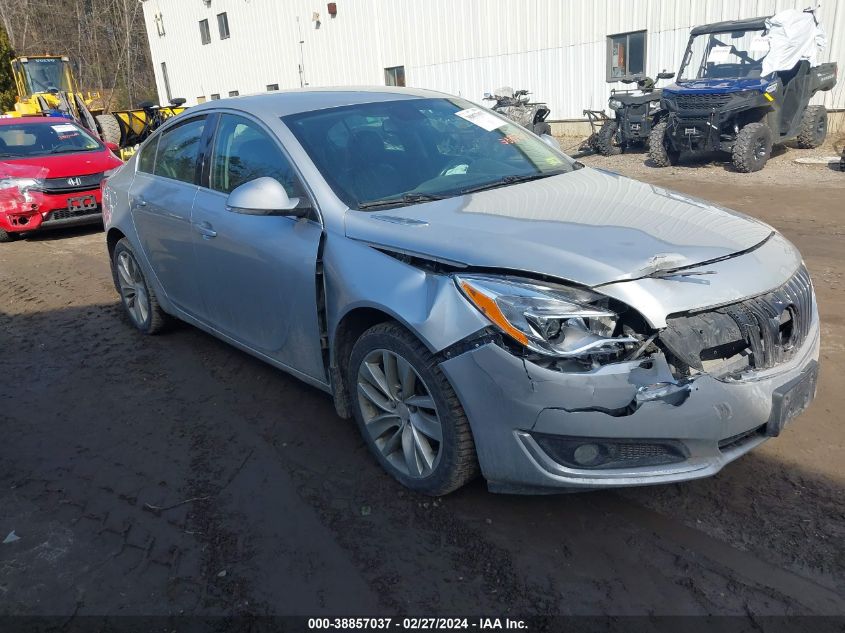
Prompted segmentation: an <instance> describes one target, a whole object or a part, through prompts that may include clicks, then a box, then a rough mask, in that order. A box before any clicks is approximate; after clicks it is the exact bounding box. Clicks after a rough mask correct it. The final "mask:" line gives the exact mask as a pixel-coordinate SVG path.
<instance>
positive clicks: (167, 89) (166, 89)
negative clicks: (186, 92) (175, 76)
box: [161, 62, 173, 103]
mask: <svg viewBox="0 0 845 633" xmlns="http://www.w3.org/2000/svg"><path fill="white" fill-rule="evenodd" d="M161 76H162V77H163V78H164V92H165V94H166V95H167V102H168V103H170V100H171V99H172V98H173V96H172V95H171V94H170V77H168V76H167V64H166V63H164V62H161Z"/></svg>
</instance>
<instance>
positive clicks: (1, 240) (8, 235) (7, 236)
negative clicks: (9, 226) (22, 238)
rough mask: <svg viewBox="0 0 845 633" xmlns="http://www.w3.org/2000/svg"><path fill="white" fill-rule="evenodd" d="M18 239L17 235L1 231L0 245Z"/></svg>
mask: <svg viewBox="0 0 845 633" xmlns="http://www.w3.org/2000/svg"><path fill="white" fill-rule="evenodd" d="M16 239H18V234H17V233H9V232H8V231H4V230H3V229H0V244H5V243H6V242H14V241H15V240H16Z"/></svg>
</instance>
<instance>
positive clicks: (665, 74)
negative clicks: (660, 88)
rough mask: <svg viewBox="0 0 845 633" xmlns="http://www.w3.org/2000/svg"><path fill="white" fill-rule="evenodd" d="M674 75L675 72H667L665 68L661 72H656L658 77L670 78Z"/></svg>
mask: <svg viewBox="0 0 845 633" xmlns="http://www.w3.org/2000/svg"><path fill="white" fill-rule="evenodd" d="M674 76H675V73H667V72H666V71H665V70H664V71H663V72H662V73H657V78H658V79H672V77H674Z"/></svg>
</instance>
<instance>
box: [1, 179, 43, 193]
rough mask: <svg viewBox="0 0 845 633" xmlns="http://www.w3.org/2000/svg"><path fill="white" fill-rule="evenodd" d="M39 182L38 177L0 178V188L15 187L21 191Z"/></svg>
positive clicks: (37, 184) (35, 185)
mask: <svg viewBox="0 0 845 633" xmlns="http://www.w3.org/2000/svg"><path fill="white" fill-rule="evenodd" d="M40 184H41V181H40V180H38V178H0V189H17V190H18V191H20V192H21V193H23V192H25V191H26V190H27V189H32V188H34V187H38V186H39V185H40Z"/></svg>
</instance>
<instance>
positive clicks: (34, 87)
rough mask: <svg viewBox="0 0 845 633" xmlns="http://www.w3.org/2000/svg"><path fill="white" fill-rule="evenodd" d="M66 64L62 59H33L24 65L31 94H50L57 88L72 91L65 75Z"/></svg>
mask: <svg viewBox="0 0 845 633" xmlns="http://www.w3.org/2000/svg"><path fill="white" fill-rule="evenodd" d="M64 64H65V62H64V61H62V60H61V59H60V58H51V57H47V58H43V59H42V58H37V57H36V58H32V59H29V60H27V61H25V62H23V63H22V65H23V69H24V72H25V73H26V77H27V82H28V83H29V90H30V92H31V93H36V92H49V91H50V90H51V89H53V88H55V89H56V90H60V91H62V92H68V91H70V86H68V85H67V77H66V75H65V68H64Z"/></svg>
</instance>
